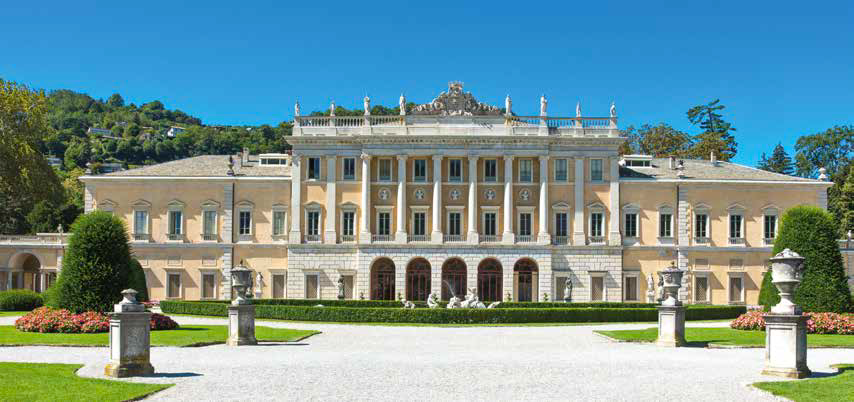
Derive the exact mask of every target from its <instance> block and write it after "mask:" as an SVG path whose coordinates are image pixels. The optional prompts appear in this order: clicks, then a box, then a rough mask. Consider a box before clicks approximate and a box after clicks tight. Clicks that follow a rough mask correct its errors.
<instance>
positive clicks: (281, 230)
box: [273, 211, 285, 236]
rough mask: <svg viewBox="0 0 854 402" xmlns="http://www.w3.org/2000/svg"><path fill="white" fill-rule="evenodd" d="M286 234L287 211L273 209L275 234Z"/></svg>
mask: <svg viewBox="0 0 854 402" xmlns="http://www.w3.org/2000/svg"><path fill="white" fill-rule="evenodd" d="M283 234H285V211H273V236H281V235H283Z"/></svg>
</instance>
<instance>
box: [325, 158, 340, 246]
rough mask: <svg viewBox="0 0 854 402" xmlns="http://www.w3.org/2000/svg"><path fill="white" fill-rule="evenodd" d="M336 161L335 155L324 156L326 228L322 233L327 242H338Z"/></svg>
mask: <svg viewBox="0 0 854 402" xmlns="http://www.w3.org/2000/svg"><path fill="white" fill-rule="evenodd" d="M337 161H338V158H337V157H335V156H328V157H326V230H325V231H324V233H323V241H324V243H327V244H335V243H337V242H338V236H337V233H336V230H335V228H337V227H338V226H337V219H338V210H337V208H336V206H337V198H338V191H337V187H336V183H335V180H336V176H337V173H338V163H337Z"/></svg>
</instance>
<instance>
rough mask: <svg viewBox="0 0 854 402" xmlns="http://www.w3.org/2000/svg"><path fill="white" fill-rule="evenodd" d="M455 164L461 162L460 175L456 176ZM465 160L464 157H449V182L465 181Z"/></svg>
mask: <svg viewBox="0 0 854 402" xmlns="http://www.w3.org/2000/svg"><path fill="white" fill-rule="evenodd" d="M455 164H459V167H460V171H459V175H457V176H454V174H453V171H454V169H453V168H452V166H454V165H455ZM463 176H464V174H463V160H462V158H448V182H449V183H462V182H463Z"/></svg>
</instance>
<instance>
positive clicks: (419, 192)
mask: <svg viewBox="0 0 854 402" xmlns="http://www.w3.org/2000/svg"><path fill="white" fill-rule="evenodd" d="M415 199H416V200H423V199H424V189H423V188H418V189H415Z"/></svg>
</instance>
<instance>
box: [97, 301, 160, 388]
mask: <svg viewBox="0 0 854 402" xmlns="http://www.w3.org/2000/svg"><path fill="white" fill-rule="evenodd" d="M136 294H137V291H136V290H133V289H125V290H123V291H122V296H124V298H123V299H122V301H121V302H119V304H116V305H115V307H114V311H115V312H114V313H113V314H112V316H111V317H110V363H109V364H107V366H106V367H105V368H104V375H106V376H108V377H119V378H121V377H135V376H142V375H149V374H153V373H154V367H152V366H151V360H150V357H151V313H149V312H147V311H145V306H143V305H142V304H140V303H139V302H138V301H136Z"/></svg>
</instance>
